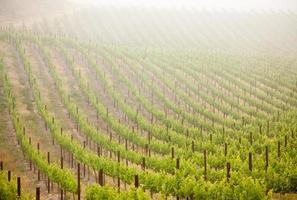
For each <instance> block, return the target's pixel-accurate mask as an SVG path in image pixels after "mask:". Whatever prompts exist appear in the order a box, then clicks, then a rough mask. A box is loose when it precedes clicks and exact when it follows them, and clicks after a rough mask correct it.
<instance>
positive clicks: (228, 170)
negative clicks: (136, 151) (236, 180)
mask: <svg viewBox="0 0 297 200" xmlns="http://www.w3.org/2000/svg"><path fill="white" fill-rule="evenodd" d="M230 169H231V166H230V163H229V162H227V182H229V179H230V177H231V176H230Z"/></svg>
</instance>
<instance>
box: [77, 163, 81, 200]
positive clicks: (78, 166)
mask: <svg viewBox="0 0 297 200" xmlns="http://www.w3.org/2000/svg"><path fill="white" fill-rule="evenodd" d="M77 198H78V200H80V164H79V163H78V164H77Z"/></svg>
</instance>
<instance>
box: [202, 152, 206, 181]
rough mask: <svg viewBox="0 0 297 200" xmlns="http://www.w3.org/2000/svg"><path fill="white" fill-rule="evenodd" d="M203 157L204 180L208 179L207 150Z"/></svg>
mask: <svg viewBox="0 0 297 200" xmlns="http://www.w3.org/2000/svg"><path fill="white" fill-rule="evenodd" d="M203 155H204V156H203V157H204V179H205V180H206V179H207V168H206V167H207V166H206V150H204V151H203Z"/></svg>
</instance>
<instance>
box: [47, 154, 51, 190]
mask: <svg viewBox="0 0 297 200" xmlns="http://www.w3.org/2000/svg"><path fill="white" fill-rule="evenodd" d="M50 162H51V161H50V152H47V163H48V164H50ZM50 184H51V182H50V178H49V177H47V192H48V193H50V192H51V189H50V188H51V187H50Z"/></svg>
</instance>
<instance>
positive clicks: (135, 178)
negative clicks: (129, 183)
mask: <svg viewBox="0 0 297 200" xmlns="http://www.w3.org/2000/svg"><path fill="white" fill-rule="evenodd" d="M134 185H135V187H136V188H138V187H139V178H138V175H135V177H134Z"/></svg>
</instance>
